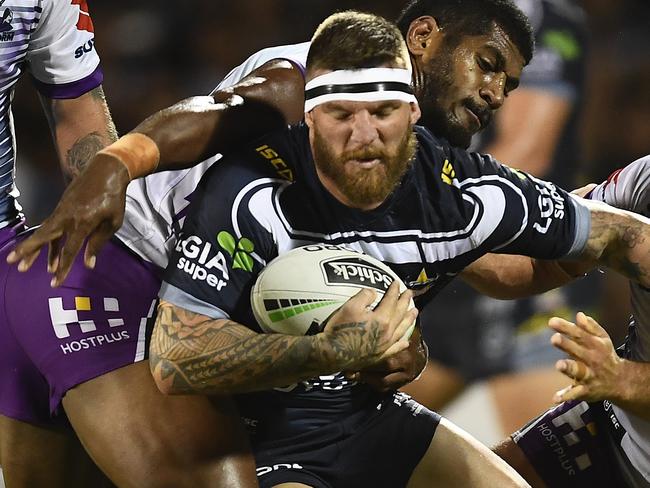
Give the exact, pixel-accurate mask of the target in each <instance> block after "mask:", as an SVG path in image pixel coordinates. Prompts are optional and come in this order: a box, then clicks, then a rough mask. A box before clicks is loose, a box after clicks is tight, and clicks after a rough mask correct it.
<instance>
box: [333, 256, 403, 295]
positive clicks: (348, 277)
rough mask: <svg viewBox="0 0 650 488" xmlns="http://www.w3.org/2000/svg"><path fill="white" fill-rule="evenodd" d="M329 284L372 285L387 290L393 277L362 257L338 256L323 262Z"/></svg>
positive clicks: (383, 290)
mask: <svg viewBox="0 0 650 488" xmlns="http://www.w3.org/2000/svg"><path fill="white" fill-rule="evenodd" d="M321 269H322V270H323V274H324V275H325V282H326V283H327V284H328V285H348V286H357V287H370V288H375V289H377V290H379V291H382V292H385V291H386V290H387V289H388V287H389V286H390V284H391V283H392V282H393V277H392V276H391V275H389V274H388V273H386V272H385V271H384V270H382V269H381V268H378V267H377V266H375V265H373V264H370V263H368V262H367V261H365V260H364V259H362V258H337V259H332V260H329V261H324V262H322V263H321Z"/></svg>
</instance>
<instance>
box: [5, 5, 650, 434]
mask: <svg viewBox="0 0 650 488" xmlns="http://www.w3.org/2000/svg"><path fill="white" fill-rule="evenodd" d="M535 1H537V0H521V3H522V5H525V4H531V3H534V2H535ZM547 3H549V4H553V3H559V4H561V3H566V2H564V0H547ZM576 3H579V4H580V5H581V6H582V7H583V9H584V13H585V18H584V28H585V31H586V33H585V42H586V45H588V49H586V50H585V51H584V73H583V76H582V77H581V81H580V84H581V86H580V87H579V90H580V94H581V96H580V97H579V98H577V99H576V100H577V101H576V103H579V104H580V109H581V112H580V113H579V115H578V116H577V121H576V122H577V125H576V126H575V127H576V128H577V138H576V139H575V141H574V142H572V143H571V150H572V152H571V154H572V156H571V158H568V160H566V159H567V158H565V160H564V161H563V163H562V166H561V167H559V168H558V167H556V168H555V171H554V172H553V173H549V174H546V175H540V176H546V177H549V178H552V177H554V175H556V174H557V173H558V170H559V173H563V174H570V175H572V177H571V179H570V180H569V181H566V180H564V181H562V184H563V185H566V186H570V188H567V189H572V188H574V187H576V186H579V185H582V184H584V183H586V182H590V181H595V182H599V181H601V180H602V179H604V178H605V177H606V176H607V175H608V174H609V173H611V171H613V170H614V169H616V168H618V167H620V166H621V165H625V164H627V163H628V162H631V161H633V160H634V159H636V158H638V157H640V156H642V155H645V154H648V153H650V89H649V87H650V2H648V0H618V1H615V2H614V1H611V0H584V1H582V2H576ZM88 4H89V7H90V12H91V15H92V18H93V21H94V25H95V35H96V47H97V49H98V51H99V53H100V56H101V58H102V64H103V68H104V72H105V80H104V90H105V92H106V95H107V98H108V101H109V105H110V107H111V110H112V114H113V118H114V121H115V123H116V126H117V129H118V131H119V132H120V133H124V132H127V131H129V130H131V129H132V128H133V127H134V126H135V125H137V124H138V123H139V122H140V121H142V120H143V119H144V118H145V117H147V116H148V115H150V114H152V113H153V112H155V111H157V110H159V109H161V108H164V107H166V106H168V105H171V104H173V103H174V102H176V101H178V100H180V99H183V98H186V97H189V96H192V95H202V94H207V93H209V92H210V91H211V90H212V88H213V87H214V86H215V85H216V84H217V83H218V81H219V80H220V79H221V78H222V77H223V76H224V75H225V74H226V73H228V71H229V70H230V69H231V68H232V67H234V66H236V65H238V64H239V63H241V62H242V61H243V60H244V59H245V58H246V57H248V56H249V55H250V54H252V53H254V52H255V51H257V50H259V49H261V48H264V47H268V46H273V45H278V44H289V43H294V42H301V41H305V40H308V39H309V37H310V36H311V34H312V32H313V31H314V29H315V27H316V26H317V25H318V23H319V22H320V21H321V20H322V19H323V18H324V17H326V16H327V15H328V14H330V13H332V12H334V11H336V10H343V9H347V8H355V9H361V10H367V11H371V12H375V13H379V14H382V15H384V16H386V17H388V18H395V17H396V16H397V14H398V13H399V11H400V9H401V7H402V6H403V2H402V1H396V0H391V1H387V0H384V1H381V0H374V1H369V0H368V1H364V0H358V1H345V0H337V1H333V0H274V1H270V0H238V1H237V2H231V1H224V0H186V1H184V2H178V1H170V0H155V1H154V0H137V1H132V0H131V1H126V0H111V1H110V2H109V1H106V0H105V1H103V2H99V1H93V0H89V1H88ZM14 117H15V123H16V133H17V139H18V164H17V168H18V169H17V179H18V185H19V188H20V190H21V198H20V202H21V204H22V205H23V207H24V210H25V212H26V214H27V216H28V223H29V224H32V225H35V224H37V223H39V222H40V221H41V220H42V219H43V218H44V217H45V216H46V215H47V214H48V212H49V211H50V210H51V209H52V208H53V206H54V205H55V204H56V201H57V199H58V196H59V195H60V192H61V191H62V188H63V180H62V178H61V176H60V174H59V172H58V168H57V162H56V156H55V151H54V148H53V145H52V143H51V140H50V138H49V137H48V133H49V130H48V127H47V124H46V121H45V118H44V116H43V113H42V110H41V107H40V104H39V101H38V98H37V96H36V95H35V92H34V90H33V88H32V86H31V82H30V80H29V77H24V78H23V80H22V81H21V83H20V85H19V87H18V89H17V91H16V95H15V102H14ZM598 287H599V290H601V289H602V288H603V287H604V289H605V292H604V293H603V292H601V291H599V292H598V293H592V292H591V291H590V292H589V298H590V300H591V305H592V307H590V308H593V309H594V310H596V309H598V308H601V309H602V308H603V307H602V303H603V301H601V298H602V297H605V298H607V299H608V300H609V302H608V303H609V304H608V305H607V306H605V307H604V308H605V309H606V310H607V311H608V312H611V311H612V310H616V311H617V313H616V314H612V317H611V318H609V317H605V316H604V315H602V314H601V316H602V317H604V320H608V321H609V323H610V324H611V325H613V326H614V327H615V328H617V330H619V331H622V330H624V325H625V324H624V322H625V320H624V317H625V304H626V299H625V296H624V293H623V294H622V295H620V294H618V293H617V294H614V293H613V292H612V290H617V291H621V290H622V291H624V290H625V289H626V286H621V284H620V282H614V284H611V283H609V284H608V283H604V284H599V285H598ZM453 293H455V292H453ZM601 293H602V294H601ZM459 296H460V295H459ZM468 300H469V299H468ZM547 301H548V300H547ZM612 303H614V305H611V304H612ZM560 305H566V304H564V302H563V303H562V304H560ZM481 306H482V307H483V310H484V311H485V310H487V312H489V311H490V310H492V311H494V309H495V307H496V306H495V305H494V304H493V305H485V304H482V305H481ZM620 306H622V307H620ZM496 308H499V307H496ZM551 308H552V307H551ZM619 309H622V311H621V310H619ZM487 312H486V313H487ZM506 312H507V313H508V314H509V315H510V316H511V317H512V316H513V314H514V312H513V311H512V310H511V309H510V308H508V309H507V311H506ZM531 313H532V312H531ZM570 313H574V310H570ZM594 313H598V312H597V311H595V312H594ZM452 316H453V311H452ZM526 320H527V317H518V318H517V323H518V324H521V323H525V322H526ZM529 322H530V321H529ZM500 323H501V322H500ZM439 325H441V326H442V327H443V328H444V327H451V326H453V325H454V324H447V323H444V324H439ZM497 325H498V324H497ZM510 329H511V327H510V326H508V330H510ZM440 333H442V332H440ZM499 334H501V335H499ZM434 340H435V339H434ZM458 340H459V341H462V340H463V339H462V338H461V339H458ZM486 340H487V341H488V346H490V344H491V346H490V347H492V348H493V349H495V348H496V349H505V348H508V347H511V342H512V341H511V340H510V339H509V333H506V334H505V335H504V334H503V333H502V332H501V333H499V332H498V327H497V328H495V329H494V330H493V333H492V335H491V336H490V337H488V338H487V339H486ZM441 344H442V342H441ZM453 347H454V344H453V343H452V344H446V345H444V346H441V348H442V349H443V350H442V351H440V352H439V354H441V355H444V354H445V350H444V349H445V348H453ZM531 354H532V353H531ZM464 355H465V356H468V354H467V353H464ZM451 366H452V367H455V365H453V364H452V365H451ZM507 370H508V366H504V367H503V368H502V369H499V368H496V369H494V370H492V371H489V370H485V371H484V372H483V373H481V374H467V375H466V376H463V377H462V378H461V380H462V381H461V383H462V384H463V386H466V385H467V384H474V383H477V384H478V383H481V382H484V381H485V380H486V379H487V378H488V377H490V376H493V375H498V374H503V373H506V372H507ZM518 392H519V393H520V391H519V390H518ZM456 394H457V392H456V391H455V390H454V392H453V395H451V397H455V396H456ZM451 397H450V398H451ZM545 398H546V397H545ZM549 400H550V398H549ZM477 402H478V403H477ZM468 405H469V417H472V413H473V412H475V411H476V408H482V410H483V411H484V412H485V411H486V406H485V404H484V403H482V400H480V399H479V400H474V401H473V402H471V401H470V402H469V404H468ZM477 405H478V406H477ZM452 408H455V407H454V406H452ZM506 408H507V407H506ZM454 415H455V414H454ZM459 415H460V414H459ZM474 417H476V416H474ZM459 421H460V422H461V423H463V420H462V419H461V420H459ZM482 423H484V422H482ZM468 428H469V427H468ZM470 430H471V429H470ZM507 430H509V428H508V427H506V426H504V427H503V429H496V431H495V432H494V433H493V434H494V435H495V436H500V435H501V433H502V431H507ZM497 431H498V432H497ZM474 433H476V434H477V435H479V437H480V438H482V439H483V440H485V441H486V442H490V441H492V440H493V439H492V438H491V437H490V435H491V434H489V433H487V434H486V433H481V432H476V431H474Z"/></svg>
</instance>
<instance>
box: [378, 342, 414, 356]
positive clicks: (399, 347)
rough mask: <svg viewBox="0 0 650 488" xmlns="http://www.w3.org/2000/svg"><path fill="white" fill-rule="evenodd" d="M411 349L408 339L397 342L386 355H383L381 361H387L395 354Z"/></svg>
mask: <svg viewBox="0 0 650 488" xmlns="http://www.w3.org/2000/svg"><path fill="white" fill-rule="evenodd" d="M408 347H409V341H408V339H400V340H399V341H397V342H395V343H394V344H393V345H391V346H390V347H389V348H388V349H386V351H384V353H383V354H382V355H381V357H380V358H379V359H380V361H381V360H384V359H386V358H387V357H390V356H392V355H393V354H397V353H398V352H402V351H403V350H405V349H408Z"/></svg>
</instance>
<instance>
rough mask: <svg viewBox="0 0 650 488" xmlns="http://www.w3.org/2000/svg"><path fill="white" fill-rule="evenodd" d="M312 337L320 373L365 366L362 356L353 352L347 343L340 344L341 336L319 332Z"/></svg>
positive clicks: (355, 369)
mask: <svg viewBox="0 0 650 488" xmlns="http://www.w3.org/2000/svg"><path fill="white" fill-rule="evenodd" d="M312 337H313V339H314V351H315V354H316V357H317V364H318V368H319V370H320V371H322V373H320V374H328V373H335V372H338V371H348V370H350V371H351V370H354V371H357V370H360V369H363V368H364V367H366V366H367V364H366V362H365V361H364V360H363V358H359V357H358V355H357V354H354V353H353V351H351V350H350V349H349V347H348V345H346V344H342V342H341V338H340V337H337V335H336V334H332V333H327V332H321V333H319V334H316V335H314V336H312Z"/></svg>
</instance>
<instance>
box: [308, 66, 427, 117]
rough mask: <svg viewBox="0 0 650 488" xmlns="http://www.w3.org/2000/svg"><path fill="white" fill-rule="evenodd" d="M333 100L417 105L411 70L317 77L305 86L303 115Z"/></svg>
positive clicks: (374, 70) (358, 71)
mask: <svg viewBox="0 0 650 488" xmlns="http://www.w3.org/2000/svg"><path fill="white" fill-rule="evenodd" d="M333 100H349V101H353V102H377V101H381V100H401V101H403V102H407V103H417V99H416V98H415V95H413V89H412V88H411V72H410V70H407V69H398V68H365V69H355V70H339V71H332V72H330V73H326V74H324V75H321V76H317V77H316V78H314V79H313V80H311V81H310V82H309V83H307V84H306V85H305V112H310V111H311V110H312V109H313V108H314V107H316V106H317V105H320V104H322V103H327V102H331V101H333Z"/></svg>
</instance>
